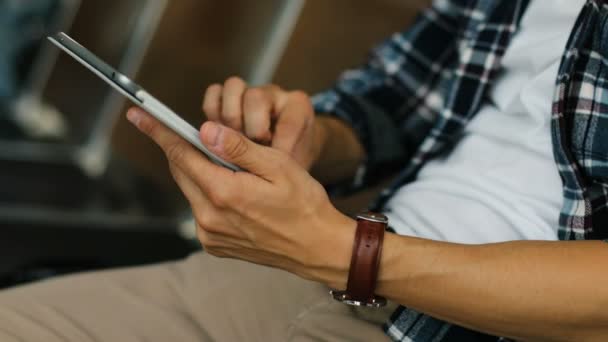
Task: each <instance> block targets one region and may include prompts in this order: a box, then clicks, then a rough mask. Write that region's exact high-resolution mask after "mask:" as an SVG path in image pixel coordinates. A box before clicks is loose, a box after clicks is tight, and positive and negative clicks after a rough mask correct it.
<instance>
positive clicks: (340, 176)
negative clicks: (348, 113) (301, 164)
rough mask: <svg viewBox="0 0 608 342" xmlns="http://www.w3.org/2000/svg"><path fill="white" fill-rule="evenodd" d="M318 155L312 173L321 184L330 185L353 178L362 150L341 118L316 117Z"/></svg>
mask: <svg viewBox="0 0 608 342" xmlns="http://www.w3.org/2000/svg"><path fill="white" fill-rule="evenodd" d="M315 124H316V125H317V127H316V129H317V131H318V133H317V141H319V147H318V148H319V151H318V153H319V157H318V159H317V162H316V163H315V164H314V165H313V167H312V170H311V174H312V175H313V176H314V177H315V178H316V179H317V180H319V182H321V183H323V184H332V183H336V182H340V181H343V180H346V179H349V178H352V177H354V175H355V172H356V171H357V167H358V166H359V165H360V164H361V162H362V161H363V158H364V156H365V152H364V150H363V147H362V145H361V143H360V142H359V140H358V139H357V136H356V135H355V133H354V132H353V130H352V129H351V128H350V127H348V126H347V125H346V124H345V123H343V122H342V121H340V120H338V119H335V118H331V117H325V116H317V118H316V123H315Z"/></svg>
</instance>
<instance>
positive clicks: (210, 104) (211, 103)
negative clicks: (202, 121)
mask: <svg viewBox="0 0 608 342" xmlns="http://www.w3.org/2000/svg"><path fill="white" fill-rule="evenodd" d="M222 89H223V87H222V85H221V84H212V85H210V86H209V88H207V91H206V92H205V97H204V99H203V112H204V113H205V115H207V119H208V120H212V121H219V120H220V111H221V109H222Z"/></svg>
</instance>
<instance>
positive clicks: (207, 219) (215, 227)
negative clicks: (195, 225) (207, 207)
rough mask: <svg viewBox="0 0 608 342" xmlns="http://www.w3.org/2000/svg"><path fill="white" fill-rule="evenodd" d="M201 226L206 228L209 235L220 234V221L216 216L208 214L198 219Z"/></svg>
mask: <svg viewBox="0 0 608 342" xmlns="http://www.w3.org/2000/svg"><path fill="white" fill-rule="evenodd" d="M198 222H199V224H200V226H202V227H205V231H206V232H209V233H218V232H219V231H220V230H221V229H220V221H219V220H218V219H217V217H215V215H213V214H210V213H206V214H202V215H200V217H199V218H198Z"/></svg>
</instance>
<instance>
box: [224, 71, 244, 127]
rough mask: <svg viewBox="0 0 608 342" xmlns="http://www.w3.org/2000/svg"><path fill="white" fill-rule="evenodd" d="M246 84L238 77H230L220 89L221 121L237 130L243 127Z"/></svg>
mask: <svg viewBox="0 0 608 342" xmlns="http://www.w3.org/2000/svg"><path fill="white" fill-rule="evenodd" d="M245 89H247V84H245V82H244V81H243V80H242V79H240V78H238V77H231V78H229V79H228V80H227V81H226V83H224V88H223V90H222V111H221V122H222V123H223V124H225V125H226V126H228V127H231V128H233V129H235V130H237V131H240V130H242V128H243V94H244V93H245Z"/></svg>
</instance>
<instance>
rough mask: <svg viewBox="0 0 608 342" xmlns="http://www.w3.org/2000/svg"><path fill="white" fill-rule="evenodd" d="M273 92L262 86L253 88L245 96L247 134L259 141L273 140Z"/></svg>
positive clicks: (267, 141) (264, 142)
mask: <svg viewBox="0 0 608 342" xmlns="http://www.w3.org/2000/svg"><path fill="white" fill-rule="evenodd" d="M272 104H273V100H272V94H271V93H270V92H268V91H265V90H264V89H262V88H251V89H248V90H247V91H245V95H244V96H243V113H244V115H243V116H244V126H245V129H244V131H245V134H246V135H247V136H248V137H249V138H250V139H253V140H255V141H257V142H259V143H262V144H267V143H269V142H270V141H271V140H272V133H271V132H270V116H271V113H272V111H273V105H272Z"/></svg>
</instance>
